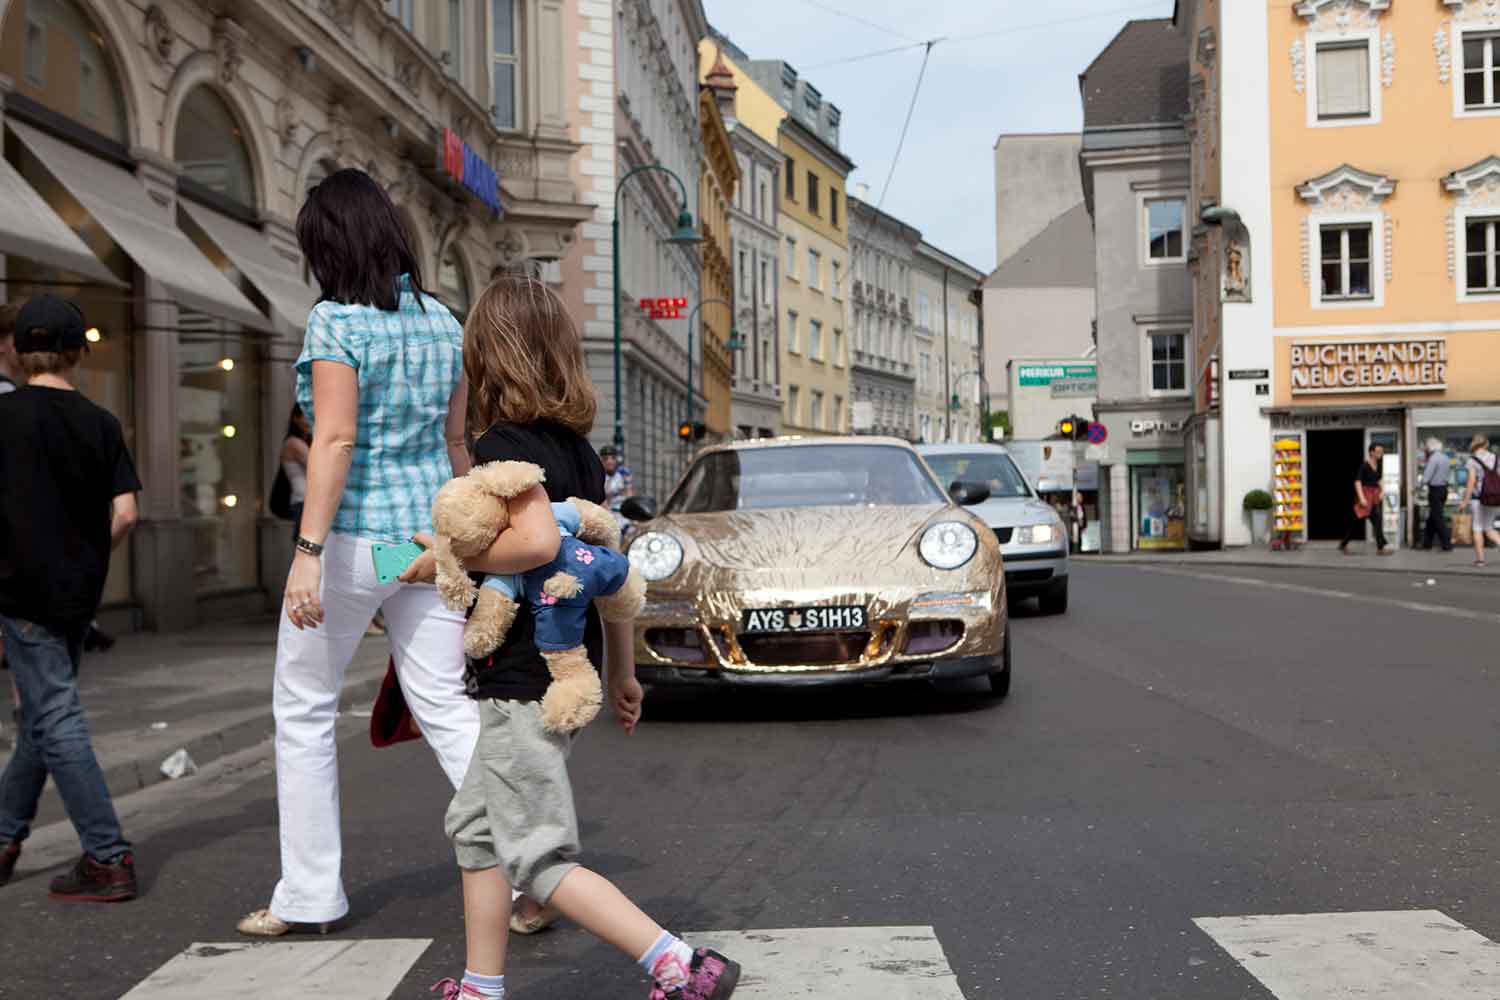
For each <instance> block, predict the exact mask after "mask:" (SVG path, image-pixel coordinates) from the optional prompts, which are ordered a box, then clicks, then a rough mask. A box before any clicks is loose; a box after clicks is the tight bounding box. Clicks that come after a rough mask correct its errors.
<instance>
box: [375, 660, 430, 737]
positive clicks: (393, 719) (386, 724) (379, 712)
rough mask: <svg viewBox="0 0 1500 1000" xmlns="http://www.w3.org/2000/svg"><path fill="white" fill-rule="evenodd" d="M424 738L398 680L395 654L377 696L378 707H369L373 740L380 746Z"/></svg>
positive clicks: (376, 704)
mask: <svg viewBox="0 0 1500 1000" xmlns="http://www.w3.org/2000/svg"><path fill="white" fill-rule="evenodd" d="M421 738H422V730H421V729H419V728H418V727H417V720H416V719H413V718H412V717H411V709H409V708H407V706H406V696H405V695H403V694H402V693H401V684H400V683H399V682H398V681H397V680H396V658H395V657H391V659H390V660H389V661H387V664H386V668H385V679H384V680H382V681H381V682H380V693H379V694H378V695H376V696H375V707H374V708H373V709H372V710H371V711H370V742H371V743H373V744H374V745H375V746H376V747H377V748H379V747H389V746H395V745H396V744H397V743H405V742H406V741H407V740H419V739H421Z"/></svg>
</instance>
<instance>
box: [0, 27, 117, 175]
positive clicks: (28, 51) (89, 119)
mask: <svg viewBox="0 0 1500 1000" xmlns="http://www.w3.org/2000/svg"><path fill="white" fill-rule="evenodd" d="M0 73H4V74H5V75H6V76H8V77H10V78H11V79H12V80H14V81H15V88H16V92H17V93H19V94H20V95H21V96H22V97H25V98H28V99H30V100H33V101H35V102H36V103H38V104H40V105H42V106H43V107H45V108H47V109H48V110H50V111H55V112H57V113H58V114H60V115H63V116H65V117H67V118H70V119H72V120H73V121H76V122H78V123H79V124H80V125H83V126H84V127H85V128H88V129H92V130H93V131H95V132H98V133H99V134H101V135H104V136H107V137H108V138H110V139H113V140H114V141H115V142H118V143H121V144H122V145H128V144H129V142H130V138H129V135H128V129H127V127H126V116H125V89H124V87H123V86H121V83H120V77H119V74H118V73H116V72H115V62H114V60H113V59H112V58H111V57H110V54H109V51H108V50H107V49H106V48H105V44H104V34H103V33H102V32H101V31H100V30H99V29H98V27H97V26H95V24H94V22H93V21H92V20H91V19H90V18H89V16H88V15H87V14H85V13H84V12H83V10H82V8H80V7H79V6H78V5H77V4H76V3H74V2H73V0H12V2H11V5H10V11H9V13H8V14H7V15H6V18H5V25H4V30H3V33H0Z"/></svg>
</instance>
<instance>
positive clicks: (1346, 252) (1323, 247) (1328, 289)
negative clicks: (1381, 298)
mask: <svg viewBox="0 0 1500 1000" xmlns="http://www.w3.org/2000/svg"><path fill="white" fill-rule="evenodd" d="M1373 230H1374V227H1373V226H1372V225H1371V224H1370V223H1368V222H1362V223H1355V224H1352V225H1334V226H1328V225H1325V226H1322V227H1321V228H1320V229H1319V247H1320V252H1319V255H1318V259H1319V261H1320V262H1321V264H1322V286H1321V287H1322V289H1323V301H1324V302H1328V301H1339V300H1350V299H1356V300H1357V299H1368V298H1372V297H1373V285H1372V282H1371V278H1370V272H1371V262H1372V257H1371V253H1370V250H1371V244H1372V243H1373V242H1374V241H1373V239H1372V234H1373Z"/></svg>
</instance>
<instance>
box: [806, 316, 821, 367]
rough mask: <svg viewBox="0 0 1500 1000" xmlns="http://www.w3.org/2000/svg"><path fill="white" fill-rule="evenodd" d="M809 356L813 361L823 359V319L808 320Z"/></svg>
mask: <svg viewBox="0 0 1500 1000" xmlns="http://www.w3.org/2000/svg"><path fill="white" fill-rule="evenodd" d="M807 356H808V357H809V358H810V359H812V360H813V361H822V360H823V321H822V320H820V319H810V320H808V321H807Z"/></svg>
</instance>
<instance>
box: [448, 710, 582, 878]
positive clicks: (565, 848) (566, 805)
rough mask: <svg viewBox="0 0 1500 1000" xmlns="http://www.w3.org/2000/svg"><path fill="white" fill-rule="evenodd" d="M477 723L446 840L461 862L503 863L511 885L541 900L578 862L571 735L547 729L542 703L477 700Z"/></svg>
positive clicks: (464, 864) (489, 865)
mask: <svg viewBox="0 0 1500 1000" xmlns="http://www.w3.org/2000/svg"><path fill="white" fill-rule="evenodd" d="M479 724H480V729H479V744H478V745H477V746H476V747H475V748H474V759H473V761H472V762H471V763H470V764H469V773H468V774H467V775H466V776H465V777H464V783H463V785H462V786H461V787H460V788H459V790H458V792H457V793H456V794H455V795H454V796H453V801H452V803H450V804H449V806H448V816H447V819H446V821H445V823H444V827H445V828H446V830H447V832H448V839H449V840H452V841H453V851H454V853H455V854H456V855H457V856H458V864H459V867H460V868H466V869H469V870H479V869H484V868H494V867H496V866H497V865H500V866H504V868H505V874H506V876H507V877H508V878H509V879H510V884H511V885H512V886H514V887H515V888H517V889H519V890H520V891H522V892H524V893H526V894H527V895H528V896H530V897H531V898H532V899H535V900H537V901H538V902H542V903H545V902H546V901H547V900H549V899H551V898H552V893H553V892H554V891H556V889H557V886H558V883H560V882H562V880H563V876H565V875H567V874H568V872H570V871H572V870H573V869H574V868H577V867H578V865H577V863H576V862H574V861H573V858H575V857H577V855H578V850H579V846H578V815H577V813H576V812H574V810H573V786H572V785H571V784H570V783H569V782H568V754H569V752H570V751H571V750H572V749H573V737H572V736H571V735H559V734H557V733H549V732H547V729H546V727H545V726H543V725H542V705H541V703H540V702H519V701H495V700H488V701H481V702H480V703H479Z"/></svg>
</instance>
